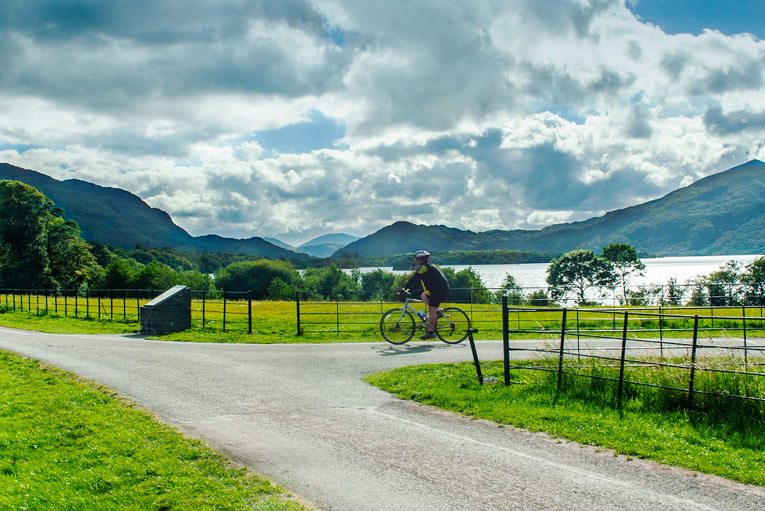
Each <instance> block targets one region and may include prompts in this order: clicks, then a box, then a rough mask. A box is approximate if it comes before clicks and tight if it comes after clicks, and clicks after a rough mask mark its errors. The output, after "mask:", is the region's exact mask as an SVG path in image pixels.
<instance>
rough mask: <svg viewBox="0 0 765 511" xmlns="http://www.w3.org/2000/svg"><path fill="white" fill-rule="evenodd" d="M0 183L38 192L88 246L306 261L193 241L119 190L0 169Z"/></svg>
mask: <svg viewBox="0 0 765 511" xmlns="http://www.w3.org/2000/svg"><path fill="white" fill-rule="evenodd" d="M0 179H12V180H15V181H21V182H23V183H26V184H28V185H30V186H33V187H35V188H37V189H38V190H39V191H40V192H42V193H43V194H45V196H46V197H48V198H49V199H50V200H52V201H53V203H54V204H55V205H56V206H57V207H60V208H62V209H63V210H64V217H65V218H67V219H71V220H74V221H76V222H77V224H79V226H80V230H81V232H82V237H83V238H84V239H86V240H88V241H94V242H98V243H104V244H108V245H114V246H118V247H125V248H134V247H135V246H136V245H141V246H143V247H145V248H163V247H170V248H173V249H176V250H186V251H207V252H229V253H234V254H247V255H252V256H256V257H268V258H272V259H278V258H284V259H290V260H302V259H307V258H308V256H307V255H305V254H296V253H295V252H291V251H289V250H286V249H284V248H281V247H277V246H275V245H273V244H271V243H268V242H267V241H265V240H264V239H263V238H258V237H253V238H248V239H232V238H223V237H221V236H217V235H207V236H199V237H194V236H191V235H190V234H189V233H188V232H186V231H185V230H183V229H182V228H180V227H178V226H177V225H175V223H173V221H172V219H171V218H170V216H169V215H168V214H167V213H165V212H164V211H162V210H161V209H157V208H152V207H150V206H149V205H148V204H146V203H145V202H144V201H142V200H141V199H140V198H139V197H138V196H136V195H133V194H132V193H130V192H126V191H125V190H120V189H119V188H107V187H103V186H98V185H95V184H93V183H88V182H86V181H80V180H79V179H67V180H64V181H59V180H57V179H53V178H52V177H49V176H46V175H45V174H41V173H39V172H35V171H33V170H26V169H22V168H19V167H15V166H13V165H9V164H7V163H0Z"/></svg>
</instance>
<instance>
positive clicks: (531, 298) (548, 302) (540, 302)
mask: <svg viewBox="0 0 765 511" xmlns="http://www.w3.org/2000/svg"><path fill="white" fill-rule="evenodd" d="M526 301H527V302H528V303H529V305H531V306H532V307H552V306H554V305H555V302H553V300H552V298H550V297H549V296H547V293H546V292H545V290H544V289H537V290H536V291H533V292H531V293H529V294H528V296H526Z"/></svg>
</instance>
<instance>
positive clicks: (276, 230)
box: [0, 0, 765, 243]
mask: <svg viewBox="0 0 765 511" xmlns="http://www.w3.org/2000/svg"><path fill="white" fill-rule="evenodd" d="M764 15H765V0H707V1H704V0H546V1H544V2H539V1H537V0H482V1H478V2H476V1H475V0H451V1H448V2H444V1H443V0H416V1H414V0H390V1H386V2H373V1H360V0H261V1H247V0H197V1H194V2H188V1H187V0H164V1H156V0H155V1H150V0H130V1H102V0H4V1H3V2H2V3H0V162H7V163H11V164H13V165H17V166H20V167H23V168H28V169H32V170H36V171H38V172H42V173H44V174H47V175H49V176H51V177H54V178H56V179H60V180H63V179H71V178H77V179H82V180H85V181H90V182H93V183H96V184H99V185H102V186H114V187H119V188H122V189H125V190H128V191H130V192H132V193H134V194H136V195H138V196H139V197H141V198H142V199H143V200H144V201H146V202H147V203H148V204H149V205H151V206H152V207H156V208H160V209H163V210H164V211H166V212H167V213H169V214H170V215H171V217H172V218H173V220H174V221H175V223H177V224H178V225H180V226H181V227H183V228H184V229H186V230H187V231H188V232H189V233H190V234H192V235H194V236H199V235H204V234H210V233H213V234H219V235H221V236H227V237H233V238H249V237H252V236H275V237H278V238H279V239H281V240H283V241H286V242H289V243H300V242H303V241H306V240H308V239H310V238H312V237H315V236H319V235H322V234H327V233H337V232H344V233H348V234H352V235H356V236H365V235H367V234H370V233H372V232H375V231H377V230H378V229H380V228H382V227H385V226H387V225H390V224H391V223H393V222H396V221H399V220H406V221H410V222H414V223H420V224H428V225H447V226H449V227H457V228H460V229H469V230H473V231H486V230H491V229H503V230H509V229H540V228H543V227H545V226H547V225H551V224H555V223H560V222H572V221H578V220H584V219H587V218H591V217H593V216H599V215H602V214H604V213H605V212H607V211H611V210H614V209H619V208H624V207H628V206H631V205H635V204H640V203H642V202H645V201H648V200H652V199H656V198H659V197H662V196H664V195H666V194H667V193H669V192H671V191H673V190H675V189H677V188H680V187H682V186H686V185H689V184H691V183H692V182H694V181H696V180H698V179H700V178H702V177H705V176H707V175H710V174H713V173H716V172H720V171H723V170H726V169H728V168H731V167H733V166H736V165H739V164H742V163H745V162H746V161H749V160H751V159H760V160H765V41H764V40H763V38H765V28H764V27H765V24H763V23H762V19H763V18H764V17H765V16H764Z"/></svg>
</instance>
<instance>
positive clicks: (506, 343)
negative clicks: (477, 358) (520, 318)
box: [502, 295, 510, 385]
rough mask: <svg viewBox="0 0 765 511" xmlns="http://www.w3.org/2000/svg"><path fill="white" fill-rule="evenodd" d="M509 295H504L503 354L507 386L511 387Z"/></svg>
mask: <svg viewBox="0 0 765 511" xmlns="http://www.w3.org/2000/svg"><path fill="white" fill-rule="evenodd" d="M508 314H509V312H508V308H507V295H502V352H503V359H504V364H505V385H510V325H509V323H510V318H509V317H508Z"/></svg>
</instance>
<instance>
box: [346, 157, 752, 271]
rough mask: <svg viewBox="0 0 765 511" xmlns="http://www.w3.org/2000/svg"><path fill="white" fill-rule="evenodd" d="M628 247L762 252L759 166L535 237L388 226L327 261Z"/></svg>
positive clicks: (404, 224) (683, 252)
mask: <svg viewBox="0 0 765 511" xmlns="http://www.w3.org/2000/svg"><path fill="white" fill-rule="evenodd" d="M616 242H621V243H629V244H630V245H633V246H635V247H636V248H637V249H638V250H639V251H642V252H647V253H650V254H655V255H658V256H668V255H678V256H680V255H716V254H717V255H725V254H759V253H765V163H763V162H761V161H759V160H752V161H750V162H748V163H745V164H743V165H740V166H738V167H734V168H732V169H729V170H727V171H724V172H720V173H718V174H714V175H712V176H708V177H706V178H704V179H701V180H699V181H697V182H695V183H693V184H691V185H689V186H686V187H684V188H681V189H679V190H676V191H674V192H672V193H669V194H668V195H666V196H664V197H662V198H661V199H657V200H653V201H650V202H646V203H643V204H639V205H637V206H632V207H629V208H625V209H620V210H616V211H611V212H609V213H606V214H605V215H603V216H601V217H596V218H591V219H589V220H585V221H582V222H574V223H566V224H557V225H552V226H549V227H546V228H544V229H541V230H514V231H499V230H492V231H487V232H478V233H477V232H473V231H466V230H461V229H455V228H451V227H445V226H442V225H435V226H426V225H415V224H412V223H409V222H396V223H395V224H393V225H389V226H387V227H384V228H383V229H380V230H379V231H377V232H376V233H374V234H371V235H370V236H367V237H365V238H362V239H360V240H358V241H355V242H353V243H350V244H349V245H347V246H346V247H344V248H342V249H340V250H338V251H337V252H336V253H335V254H334V255H335V256H340V255H347V254H358V255H359V256H370V255H393V254H403V253H408V252H413V251H415V250H417V249H419V248H427V249H428V250H437V251H441V250H477V249H481V250H497V249H512V250H521V251H537V252H559V253H562V252H567V251H569V250H573V249H577V248H583V249H591V250H595V251H598V252H599V251H600V250H601V249H602V247H604V246H606V245H608V244H609V243H616Z"/></svg>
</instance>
